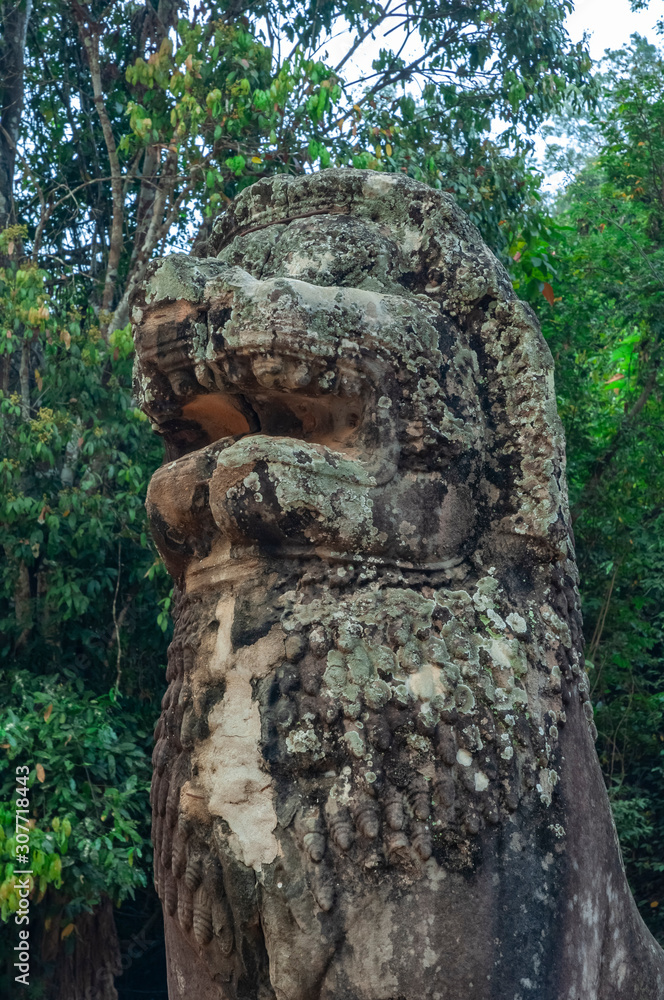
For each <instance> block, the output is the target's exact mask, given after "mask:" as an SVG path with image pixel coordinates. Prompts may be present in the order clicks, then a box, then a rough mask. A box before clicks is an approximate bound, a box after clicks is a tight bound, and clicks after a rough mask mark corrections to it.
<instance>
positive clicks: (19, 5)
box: [0, 0, 32, 231]
mask: <svg viewBox="0 0 664 1000" xmlns="http://www.w3.org/2000/svg"><path fill="white" fill-rule="evenodd" d="M31 11H32V0H18V2H14V0H3V2H2V3H0V17H1V18H2V44H1V47H0V66H1V67H2V70H1V71H0V231H2V230H3V229H6V227H7V226H9V225H11V224H12V223H14V222H16V219H15V218H14V196H13V192H14V169H15V166H16V147H17V143H18V138H19V130H20V124H21V113H22V111H23V65H24V59H25V39H26V33H27V30H28V21H29V19H30V13H31Z"/></svg>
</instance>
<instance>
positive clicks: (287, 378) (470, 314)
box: [133, 170, 664, 1000]
mask: <svg viewBox="0 0 664 1000" xmlns="http://www.w3.org/2000/svg"><path fill="white" fill-rule="evenodd" d="M195 252H196V253H197V254H198V256H193V257H186V256H183V255H177V254H176V255H172V256H170V257H167V258H165V259H164V260H160V261H156V262H155V263H154V264H153V266H152V268H151V271H150V274H149V277H148V278H147V280H146V282H145V285H144V288H143V289H142V291H141V293H140V295H139V296H138V297H137V298H136V300H135V301H134V305H133V319H134V324H135V334H136V345H137V365H136V387H137V393H138V396H139V398H140V401H141V405H142V406H143V408H144V410H145V412H146V413H148V414H149V416H150V417H151V419H152V420H153V422H154V426H155V429H156V430H157V431H158V432H159V433H160V434H162V435H163V436H164V440H165V443H166V447H167V451H168V458H167V462H166V464H165V465H164V466H163V467H162V468H161V469H160V470H159V471H158V472H157V473H156V474H155V476H154V478H153V480H152V483H151V486H150V491H149V496H148V510H149V514H150V519H151V523H152V527H153V531H154V535H155V538H156V540H157V543H158V545H159V548H160V551H161V552H162V554H163V556H164V559H165V560H166V563H167V565H168V568H169V570H170V572H171V574H172V575H173V578H174V580H175V582H176V585H177V603H176V612H175V634H174V638H173V642H172V645H171V648H170V652H169V662H168V673H167V678H168V681H169V688H168V691H167V693H166V695H165V697H164V701H163V706H162V709H163V710H162V715H161V718H160V720H159V723H158V726H157V731H156V747H155V756H154V761H155V776H154V784H153V793H152V804H153V811H154V845H155V878H156V883H157V886H158V890H159V894H160V896H161V899H162V901H163V904H164V910H165V916H166V924H167V941H168V949H169V966H170V969H169V975H170V996H171V998H172V1000H175V998H188V1000H193V998H196V1000H206V998H210V1000H212V998H216V1000H221V998H223V1000H231V998H232V1000H235V998H252V1000H253V998H260V1000H268V998H277V1000H317V998H321V1000H425V998H427V1000H428V998H431V1000H471V998H472V1000H485V998H486V1000H489V998H495V1000H498V998H500V1000H508V998H509V1000H512V998H514V1000H517V998H519V1000H527V998H528V997H529V996H532V997H537V998H538V1000H563V998H564V1000H594V998H597V1000H609V998H617V997H621V998H627V997H630V998H635V1000H637V998H638V1000H651V998H656V997H662V996H664V956H663V955H662V953H661V951H660V950H659V949H658V947H657V946H656V945H655V943H654V941H653V940H652V938H651V937H650V935H649V934H648V932H647V931H646V929H645V927H644V925H643V924H642V923H641V921H640V918H639V917H638V915H637V912H636V908H635V906H634V904H633V901H632V899H631V896H630V894H629V891H628V889H627V886H626V882H625V878H624V874H623V871H622V867H621V862H620V856H619V851H618V848H617V845H616V842H615V834H614V830H613V826H612V821H611V817H610V812H609V807H608V802H607V798H606V794H605V791H604V787H603V783H602V779H601V775H600V772H599V766H598V763H597V759H596V756H595V752H594V749H593V743H592V732H593V728H594V727H593V721H592V708H591V705H590V702H589V700H588V684H587V679H586V676H585V674H584V672H583V664H582V655H581V634H580V616H579V600H578V594H577V590H576V570H575V565H574V553H573V547H572V540H571V531H570V526H569V516H568V511H567V502H566V494H565V478H564V446H563V438H562V432H561V428H560V424H559V420H558V417H557V414H556V406H555V397H554V391H553V382H552V367H553V366H552V360H551V357H550V354H549V351H548V349H547V347H546V345H545V343H544V341H543V339H542V337H541V334H540V332H539V329H538V326H537V322H536V320H535V317H534V315H533V314H532V312H531V311H530V309H529V308H528V307H527V306H525V305H524V304H523V303H521V302H519V301H518V300H517V299H516V298H515V296H514V293H513V291H512V289H511V285H510V282H509V280H508V278H507V275H506V274H505V272H504V271H503V269H502V268H501V266H500V265H499V264H498V263H497V261H496V260H495V259H494V257H493V256H492V254H491V253H490V252H489V251H488V250H487V248H486V247H485V246H484V244H483V243H482V241H481V239H480V237H479V235H478V233H477V232H476V230H475V229H474V228H473V227H472V226H471V225H470V223H469V222H468V221H467V219H466V218H465V217H464V216H463V214H462V213H461V212H460V211H459V210H458V209H457V208H456V206H455V205H454V203H453V202H452V201H451V199H450V198H449V197H448V196H446V195H445V194H441V193H440V192H435V191H432V190H430V189H429V188H427V187H425V186H423V185H419V184H416V183H414V182H413V181H411V180H409V179H408V178H405V177H402V176H398V175H396V176H394V175H389V176H385V175H380V174H373V173H369V172H366V173H365V172H360V171H353V170H344V171H335V170H328V171H325V172H323V173H321V174H317V175H313V176H308V177H301V178H297V179H293V178H286V177H280V178H276V179H274V180H272V181H270V182H260V183H258V184H256V185H254V186H253V187H251V188H249V189H248V190H247V191H245V192H243V194H242V195H241V196H240V197H239V198H238V199H237V201H236V203H235V204H234V205H233V206H232V207H231V209H230V210H229V211H228V213H227V214H226V215H225V216H224V217H223V218H221V219H220V220H219V221H218V222H217V224H216V226H215V227H214V230H213V234H212V237H211V239H210V240H209V243H208V244H207V245H201V246H199V247H197V248H195Z"/></svg>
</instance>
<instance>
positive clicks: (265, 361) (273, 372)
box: [251, 357, 284, 389]
mask: <svg viewBox="0 0 664 1000" xmlns="http://www.w3.org/2000/svg"><path fill="white" fill-rule="evenodd" d="M251 370H252V371H253V373H254V378H255V379H256V381H257V382H258V384H259V385H262V386H263V388H264V389H271V388H272V386H273V385H274V384H275V382H276V381H277V379H278V377H279V375H281V374H282V372H283V370H284V365H283V361H281V359H280V358H274V357H267V358H265V357H258V358H252V360H251Z"/></svg>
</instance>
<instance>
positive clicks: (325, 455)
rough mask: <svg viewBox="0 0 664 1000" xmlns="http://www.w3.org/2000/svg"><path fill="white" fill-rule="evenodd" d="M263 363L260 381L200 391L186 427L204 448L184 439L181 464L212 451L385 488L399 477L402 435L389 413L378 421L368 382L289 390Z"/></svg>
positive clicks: (274, 366) (229, 458)
mask: <svg viewBox="0 0 664 1000" xmlns="http://www.w3.org/2000/svg"><path fill="white" fill-rule="evenodd" d="M259 360H260V361H262V362H264V364H263V365H262V366H261V367H259V366H258V365H257V363H256V361H254V362H253V370H254V377H253V378H250V379H246V378H245V379H243V380H242V384H237V382H236V384H235V385H233V386H232V391H217V392H210V393H207V394H200V395H197V396H195V397H194V398H193V399H190V400H189V401H188V402H185V403H183V404H182V406H181V414H182V416H181V418H180V419H179V420H178V427H179V428H181V427H182V425H183V423H184V424H189V425H190V426H192V428H193V427H195V428H196V431H197V433H196V444H197V445H198V447H195V448H194V449H192V448H191V447H190V445H188V442H187V441H186V439H183V437H182V436H181V434H178V435H176V436H175V437H174V438H173V439H172V444H173V445H174V447H173V448H172V450H171V454H173V453H175V454H174V457H175V458H176V461H177V460H179V459H181V458H182V457H184V456H185V455H188V454H191V452H192V450H195V451H200V450H203V449H211V448H212V450H214V451H215V452H216V453H217V456H218V458H217V461H218V464H220V465H221V464H223V465H226V466H230V465H232V464H235V463H236V462H237V463H239V464H246V462H247V461H251V462H256V461H260V460H263V461H266V462H270V463H273V462H276V463H278V464H279V465H281V466H283V467H284V469H286V468H287V467H292V468H300V469H302V468H307V469H308V471H309V472H310V474H311V475H313V476H316V477H317V476H319V475H322V476H328V477H333V478H336V479H343V480H346V481H349V482H353V483H355V484H356V485H358V486H359V485H362V486H366V487H369V486H377V485H382V484H383V483H386V482H388V481H389V480H390V479H391V478H392V477H393V476H394V475H395V474H396V470H397V465H398V453H399V449H398V443H397V440H396V433H395V431H394V428H393V426H392V421H391V420H390V419H389V417H388V415H387V414H386V412H385V409H384V408H383V409H382V410H381V411H380V413H381V420H380V421H377V420H376V405H375V401H374V399H373V396H374V395H375V394H374V393H373V391H372V389H371V388H370V387H368V386H366V383H365V384H364V385H363V386H362V387H361V388H362V389H364V390H365V391H360V390H359V388H358V390H357V391H349V389H348V387H345V389H341V390H339V389H338V388H336V387H335V388H334V389H331V390H330V389H328V390H327V391H325V390H323V391H319V392H317V393H314V392H311V391H309V392H306V391H297V390H290V391H289V390H285V389H283V388H280V387H279V386H277V385H274V384H270V383H271V382H275V381H277V376H278V374H279V372H280V371H282V368H281V366H280V365H279V363H278V361H276V360H275V359H274V358H270V357H268V358H265V357H263V358H259ZM256 372H258V373H259V374H260V381H259V379H258V378H256V377H255V374H256ZM238 381H239V380H238ZM261 383H263V384H261ZM230 388H231V387H229V389H230ZM308 388H310V387H308ZM201 432H202V433H201ZM165 436H166V437H167V438H168V437H169V434H168V432H166V434H165ZM201 437H202V438H203V440H206V443H205V444H204V445H203V449H201V447H200V444H201Z"/></svg>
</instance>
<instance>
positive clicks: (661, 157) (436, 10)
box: [0, 0, 664, 1000]
mask: <svg viewBox="0 0 664 1000" xmlns="http://www.w3.org/2000/svg"><path fill="white" fill-rule="evenodd" d="M569 9H571V3H570V2H569V0H463V2H460V0H436V2H435V3H433V4H432V3H431V2H430V0H387V2H385V3H378V2H374V0H367V2H365V0H335V2H333V0H316V2H314V0H292V2H290V3H286V2H285V0H255V2H252V3H245V2H243V0H220V2H214V0H202V2H201V3H200V4H199V5H198V6H196V7H193V6H192V7H190V6H189V5H187V4H182V3H180V2H179V0H145V2H143V0H111V2H110V3H104V4H102V3H100V2H98V0H90V2H87V3H86V2H84V0H18V2H17V0H0V12H1V22H2V38H1V40H0V50H1V56H0V233H1V235H0V413H1V423H0V543H1V545H2V552H3V559H2V563H1V568H0V666H1V668H2V672H1V676H0V746H1V756H0V918H1V920H2V921H7V920H10V919H11V918H12V915H13V912H14V911H15V910H16V907H17V905H18V899H17V896H16V893H15V890H14V888H13V874H14V869H15V868H16V867H17V865H16V862H15V860H14V858H15V850H14V849H15V846H16V845H15V842H14V835H15V834H14V827H13V806H14V793H15V768H16V766H17V765H18V764H23V763H26V764H29V765H30V774H29V778H28V797H29V801H30V810H31V817H32V819H31V830H30V848H31V854H32V857H33V870H34V875H33V883H34V884H33V892H32V914H33V960H34V961H35V962H37V963H38V966H39V974H38V975H36V974H34V975H33V977H32V985H31V987H30V990H29V991H28V992H27V993H24V995H26V996H28V997H30V998H34V1000H37V998H39V997H48V998H55V1000H78V994H77V993H76V990H77V986H76V974H75V971H72V970H75V968H76V963H75V961H74V958H75V953H76V949H81V948H84V949H86V953H88V954H90V953H92V954H94V953H95V948H97V947H102V944H101V942H100V935H101V934H102V926H103V927H104V928H105V930H104V931H103V933H104V934H107V933H108V921H107V922H106V924H103V921H102V920H101V915H102V914H103V913H104V912H106V911H107V910H108V908H109V906H110V904H112V905H113V906H114V914H115V917H114V920H115V927H116V929H117V933H118V935H119V938H120V939H121V940H122V942H124V943H123V947H122V956H123V966H124V967H126V968H127V972H126V973H125V976H123V977H121V978H119V979H118V980H117V983H116V985H117V988H118V990H119V992H120V996H126V997H127V998H129V997H130V996H135V995H137V994H135V993H132V992H131V984H132V983H133V984H134V986H136V983H139V982H142V981H143V980H141V979H140V977H141V975H143V973H142V972H141V969H144V970H148V978H147V979H146V980H145V982H147V983H149V988H150V989H154V995H155V997H156V996H160V995H161V996H165V995H166V994H165V991H164V990H165V988H164V987H161V990H162V992H161V993H160V992H159V989H160V987H158V985H155V983H158V982H159V981H161V980H159V977H160V976H161V977H162V980H163V971H160V970H159V956H160V953H159V948H158V946H155V947H152V948H151V949H147V948H146V949H143V951H142V952H141V950H140V948H139V956H140V955H142V956H143V957H139V958H136V956H135V954H134V957H133V958H130V959H129V960H128V962H125V961H124V958H126V954H127V953H128V952H127V948H126V942H127V941H128V940H131V938H132V936H135V935H136V934H138V933H139V932H140V931H141V930H143V931H144V930H145V928H146V926H147V927H149V928H150V929H151V936H152V938H156V939H157V940H158V937H159V931H158V916H157V914H158V906H157V902H156V898H155V896H154V894H153V892H152V890H151V854H150V831H149V822H150V819H149V806H148V787H149V778H150V772H151V765H150V756H151V731H152V727H153V725H154V722H155V720H156V718H157V715H158V712H159V702H160V699H161V696H162V693H163V690H164V688H165V682H164V665H165V656H166V647H167V643H168V638H169V630H170V628H171V626H170V618H169V605H170V599H171V598H170V583H169V579H168V577H167V574H166V573H165V570H164V567H163V565H162V563H161V561H160V559H159V557H158V555H157V553H156V550H155V549H154V546H153V545H152V542H151V540H150V537H149V533H148V529H147V525H146V519H145V513H144V508H143V501H144V497H145V490H146V486H147V482H148V480H149V478H150V476H151V474H152V472H153V471H154V470H155V468H156V467H157V466H158V465H159V464H160V463H161V461H162V454H161V445H160V443H159V441H158V439H157V438H156V437H155V436H154V435H153V434H152V432H151V429H150V427H149V424H148V423H147V421H146V420H145V418H144V416H143V415H142V414H141V412H140V411H139V410H138V409H137V408H136V406H135V403H134V401H133V399H132V391H131V367H132V351H133V347H132V341H131V334H130V327H129V315H128V299H129V296H130V294H131V291H132V289H133V288H134V287H135V286H136V284H137V283H138V282H140V280H141V276H142V274H143V272H144V269H145V267H146V264H147V263H148V262H149V260H150V259H151V258H152V257H154V256H155V255H158V254H161V253H162V252H168V251H169V250H171V249H173V248H179V249H185V250H186V249H187V248H188V247H189V246H190V244H191V241H192V239H193V237H194V236H195V234H196V232H197V231H198V229H199V228H200V227H201V226H207V225H209V222H210V220H211V219H212V218H213V217H214V216H215V215H216V214H217V213H218V212H219V211H221V210H222V209H223V207H224V206H225V205H226V204H228V203H229V201H230V200H232V199H233V198H234V197H235V195H236V194H237V193H238V192H239V191H241V190H242V189H243V188H244V187H246V186H247V185H249V184H252V183H253V182H254V181H256V180H257V179H259V178H261V177H266V176H272V175H274V174H277V173H284V172H289V173H300V172H303V171H310V170H318V169H325V168H326V167H328V166H331V165H332V166H344V165H346V166H356V167H364V168H369V169H372V170H382V171H403V172H405V173H407V174H409V175H410V176H412V177H415V178H417V179H420V180H423V181H425V182H426V183H428V184H431V185H433V186H434V187H437V188H442V189H443V190H446V191H449V192H451V193H452V194H453V195H454V197H455V198H456V199H457V200H458V202H459V203H460V205H461V206H462V207H463V208H464V210H465V211H466V212H468V213H469V215H470V217H471V218H472V220H473V221H474V222H475V223H476V225H477V226H478V227H479V228H480V230H481V232H482V234H483V236H484V238H485V239H486V241H487V242H488V243H489V245H490V246H491V247H492V248H493V250H494V252H495V253H496V254H497V255H498V256H499V257H500V258H501V259H502V261H503V263H504V264H505V265H506V266H507V267H508V268H509V270H510V273H511V275H512V278H513V281H514V284H515V287H516V288H517V290H518V292H519V294H520V295H521V296H522V297H523V298H526V299H527V300H528V301H529V302H530V303H531V305H532V306H533V307H534V308H535V309H536V311H537V312H538V314H539V317H540V320H541V323H542V327H543V330H544V334H545V336H546V338H547V340H548V342H549V344H550V346H551V350H552V351H553V354H554V357H555V360H556V372H557V393H558V402H559V409H560V413H561V416H562V419H563V422H564V424H565V429H566V433H567V443H568V475H569V485H570V501H571V506H572V511H573V517H574V527H575V534H576V543H577V553H578V559H579V566H580V571H581V581H582V584H581V589H582V599H583V610H584V618H585V635H586V642H587V647H586V655H587V658H588V661H589V669H590V678H591V686H592V697H593V701H594V706H595V716H596V723H597V727H598V730H599V737H598V744H597V746H598V752H599V755H600V759H601V763H602V767H603V769H604V774H605V779H606V784H607V788H608V790H609V794H610V797H611V801H612V804H613V808H614V813H615V818H616V823H617V826H618V830H619V834H620V839H621V843H622V849H623V853H624V858H625V863H626V867H627V871H628V875H629V878H630V882H631V885H632V888H633V891H634V893H635V896H636V899H637V903H638V905H639V907H640V909H641V912H642V914H643V916H644V918H645V919H646V921H647V922H648V924H649V926H650V927H651V929H652V930H653V932H654V933H655V934H656V935H657V936H658V937H659V939H660V940H661V941H664V920H663V917H662V913H663V911H664V780H663V776H664V676H663V675H664V670H663V667H664V499H663V498H664V401H663V389H664V376H663V374H662V360H663V359H662V353H663V350H664V342H663V339H664V330H663V324H664V319H663V316H664V309H663V306H664V51H662V49H660V48H658V47H657V45H655V44H652V40H650V42H649V41H647V40H645V39H643V38H639V37H637V36H634V37H633V38H632V40H631V41H630V43H629V44H628V45H626V46H625V47H624V48H623V49H622V50H620V51H618V52H613V53H610V54H609V55H608V56H607V57H606V59H605V60H604V61H603V62H602V63H601V64H600V65H593V64H592V62H591V60H590V58H589V56H588V53H587V51H586V48H585V46H584V45H583V44H579V45H574V44H572V43H571V42H570V40H569V38H568V37H567V34H566V31H565V27H564V20H565V16H566V14H567V12H568V11H569ZM335 34H341V37H342V39H345V40H346V44H345V48H343V51H342V52H341V54H339V43H338V41H337V42H335V43H334V44H333V43H332V42H330V41H329V38H330V36H332V35H335ZM374 38H375V39H376V40H375V41H372V39H374ZM370 42H371V43H372V44H371V47H370V49H369V51H370V56H369V57H363V58H362V59H361V60H360V62H359V64H360V65H362V66H364V67H366V68H365V69H364V70H363V71H358V70H357V69H356V66H357V65H358V63H357V62H356V61H355V60H354V57H357V58H359V55H358V54H360V53H362V52H366V51H367V49H366V45H367V44H368V43H370ZM363 46H364V47H363ZM335 52H336V56H335V57H334V58H333V57H332V55H331V54H330V53H335ZM547 123H548V128H549V131H557V132H558V133H559V134H563V133H566V134H567V135H568V137H570V136H571V144H570V142H568V143H567V144H563V145H560V144H559V146H558V148H556V147H555V145H553V146H552V147H551V154H550V155H551V156H552V157H554V158H555V157H556V156H557V157H558V161H559V163H558V165H559V166H560V165H563V166H564V167H565V170H566V175H565V176H566V179H565V181H564V183H563V184H562V186H561V187H560V188H559V189H558V191H557V193H556V194H555V196H548V197H544V196H543V194H542V175H541V173H540V172H539V171H538V169H537V168H536V165H535V162H534V159H533V155H532V141H531V139H530V138H529V137H531V136H533V135H534V134H535V133H536V132H537V130H539V129H542V128H543V127H545V126H547ZM96 915H97V916H99V920H97V919H96ZM155 928H156V930H155ZM113 933H115V931H113ZM10 938H11V935H3V936H2V941H3V945H2V949H3V952H2V966H1V968H0V989H2V990H3V995H8V988H9V983H8V982H7V981H5V980H3V976H4V977H6V980H8V979H10V978H11V979H13V975H12V976H11V977H10V976H9V972H10V968H9V963H10V958H9V949H10V944H11V942H10ZM116 944H117V942H116ZM132 954H133V953H132ZM132 963H133V964H132ZM5 987H7V990H5ZM105 995H106V994H105ZM108 995H109V996H110V995H111V994H108Z"/></svg>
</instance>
